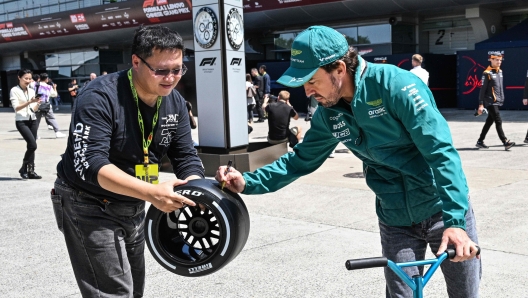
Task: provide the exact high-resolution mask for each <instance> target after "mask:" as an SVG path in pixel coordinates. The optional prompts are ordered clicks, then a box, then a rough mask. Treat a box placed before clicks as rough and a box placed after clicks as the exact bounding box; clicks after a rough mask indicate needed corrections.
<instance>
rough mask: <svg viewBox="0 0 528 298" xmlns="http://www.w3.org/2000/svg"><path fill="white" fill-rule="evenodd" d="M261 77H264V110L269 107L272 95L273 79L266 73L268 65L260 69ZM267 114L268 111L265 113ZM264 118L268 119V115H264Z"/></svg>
mask: <svg viewBox="0 0 528 298" xmlns="http://www.w3.org/2000/svg"><path fill="white" fill-rule="evenodd" d="M259 72H260V75H261V76H262V87H263V88H264V89H262V94H263V98H262V108H263V109H264V107H265V106H267V105H268V101H269V100H270V94H271V79H270V76H269V74H268V73H267V72H266V65H261V66H260V67H259ZM264 112H266V111H264ZM264 115H265V116H264V118H266V117H267V115H266V114H265V113H264Z"/></svg>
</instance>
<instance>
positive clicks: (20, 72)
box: [18, 69, 33, 78]
mask: <svg viewBox="0 0 528 298" xmlns="http://www.w3.org/2000/svg"><path fill="white" fill-rule="evenodd" d="M28 73H29V74H33V72H32V71H31V70H29V69H21V70H19V71H18V77H19V78H21V77H23V76H24V75H26V74H28ZM31 77H33V76H31Z"/></svg>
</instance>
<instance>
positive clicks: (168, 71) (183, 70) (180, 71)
mask: <svg viewBox="0 0 528 298" xmlns="http://www.w3.org/2000/svg"><path fill="white" fill-rule="evenodd" d="M137 57H138V58H139V60H141V61H142V62H143V63H145V65H146V66H147V67H148V68H149V69H150V70H152V71H153V72H154V75H156V76H163V77H166V76H168V75H169V74H171V73H172V74H173V75H175V76H183V75H184V74H185V73H186V72H187V66H185V64H182V68H177V69H154V68H152V66H150V64H148V63H147V61H145V60H144V59H143V58H141V57H139V56H137Z"/></svg>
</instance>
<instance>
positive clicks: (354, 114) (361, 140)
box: [350, 104, 374, 160]
mask: <svg viewBox="0 0 528 298" xmlns="http://www.w3.org/2000/svg"><path fill="white" fill-rule="evenodd" d="M350 110H351V111H352V119H354V122H355V123H356V126H357V128H358V132H359V136H358V137H357V138H356V140H355V141H354V145H356V146H359V145H360V144H361V143H362V142H363V141H365V152H366V153H367V155H368V158H369V159H371V160H374V159H373V158H372V155H371V154H370V151H369V149H368V146H367V135H366V134H364V133H363V129H361V126H359V123H358V121H357V118H356V112H354V109H353V108H352V104H350ZM363 138H364V140H363ZM358 139H359V142H358Z"/></svg>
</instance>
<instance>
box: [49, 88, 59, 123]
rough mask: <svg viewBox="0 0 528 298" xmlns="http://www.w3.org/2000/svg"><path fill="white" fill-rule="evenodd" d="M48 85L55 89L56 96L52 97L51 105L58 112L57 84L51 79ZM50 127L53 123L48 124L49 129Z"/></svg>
mask: <svg viewBox="0 0 528 298" xmlns="http://www.w3.org/2000/svg"><path fill="white" fill-rule="evenodd" d="M48 85H50V86H51V88H53V94H52V95H54V96H50V102H51V105H52V107H55V111H58V110H59V93H58V92H57V84H55V83H53V80H52V79H51V78H48ZM46 122H47V121H46ZM50 125H51V123H48V128H49V126H50ZM52 129H53V128H52Z"/></svg>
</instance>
